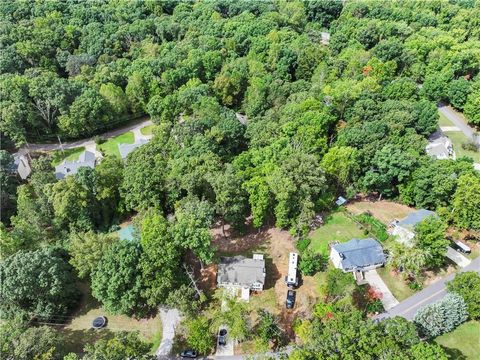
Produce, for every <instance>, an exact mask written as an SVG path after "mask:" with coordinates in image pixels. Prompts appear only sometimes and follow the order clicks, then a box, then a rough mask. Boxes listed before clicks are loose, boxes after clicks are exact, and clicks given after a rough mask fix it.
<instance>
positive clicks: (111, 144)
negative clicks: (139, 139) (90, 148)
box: [97, 131, 135, 157]
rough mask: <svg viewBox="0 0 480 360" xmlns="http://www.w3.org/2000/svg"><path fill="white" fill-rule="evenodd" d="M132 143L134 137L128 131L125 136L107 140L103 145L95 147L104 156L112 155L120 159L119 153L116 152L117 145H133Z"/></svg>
mask: <svg viewBox="0 0 480 360" xmlns="http://www.w3.org/2000/svg"><path fill="white" fill-rule="evenodd" d="M134 142H135V136H134V135H133V132H131V131H129V132H126V133H125V134H122V135H119V136H116V137H114V138H111V139H108V140H107V141H105V142H104V143H103V144H100V145H98V146H97V147H98V149H99V150H100V151H101V152H102V153H103V154H105V155H113V156H116V157H120V152H119V151H118V144H133V143H134Z"/></svg>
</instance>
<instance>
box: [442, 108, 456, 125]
mask: <svg viewBox="0 0 480 360" xmlns="http://www.w3.org/2000/svg"><path fill="white" fill-rule="evenodd" d="M438 114H439V115H440V118H439V119H438V125H439V126H455V124H454V123H452V122H451V121H450V120H448V118H447V117H446V116H445V115H443V113H442V112H440V111H439V112H438Z"/></svg>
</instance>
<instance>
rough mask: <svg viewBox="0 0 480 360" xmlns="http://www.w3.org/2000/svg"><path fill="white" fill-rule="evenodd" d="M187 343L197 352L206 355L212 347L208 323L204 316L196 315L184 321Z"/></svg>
mask: <svg viewBox="0 0 480 360" xmlns="http://www.w3.org/2000/svg"><path fill="white" fill-rule="evenodd" d="M186 328H187V344H188V346H190V347H192V348H193V349H196V350H197V351H198V352H199V353H201V354H205V355H208V354H209V353H210V351H211V349H212V347H213V343H214V342H213V336H212V334H211V333H210V323H209V321H208V319H207V318H206V317H203V316H201V317H196V318H194V319H192V320H190V321H188V322H187V323H186Z"/></svg>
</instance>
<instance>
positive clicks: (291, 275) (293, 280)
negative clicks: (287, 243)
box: [285, 252, 298, 287]
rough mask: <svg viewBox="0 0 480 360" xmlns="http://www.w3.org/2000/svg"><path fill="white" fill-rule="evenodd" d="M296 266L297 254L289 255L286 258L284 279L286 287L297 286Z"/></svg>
mask: <svg viewBox="0 0 480 360" xmlns="http://www.w3.org/2000/svg"><path fill="white" fill-rule="evenodd" d="M297 264H298V254H297V253H293V252H292V253H290V255H289V256H288V275H287V276H286V277H285V283H286V284H287V286H288V287H297V286H298V276H297Z"/></svg>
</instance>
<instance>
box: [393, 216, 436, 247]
mask: <svg viewBox="0 0 480 360" xmlns="http://www.w3.org/2000/svg"><path fill="white" fill-rule="evenodd" d="M430 216H434V217H436V216H437V215H436V214H435V212H433V211H430V210H426V209H420V210H417V211H415V212H413V213H411V214H409V215H408V216H407V217H406V218H404V219H403V220H400V221H398V220H394V221H393V222H392V223H391V224H390V225H391V228H390V230H389V232H390V234H391V235H393V236H395V239H396V240H397V241H398V242H400V243H402V244H404V245H406V246H413V242H412V240H413V238H414V237H415V226H417V224H418V223H420V222H422V221H423V220H425V219H426V218H428V217H430Z"/></svg>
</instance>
